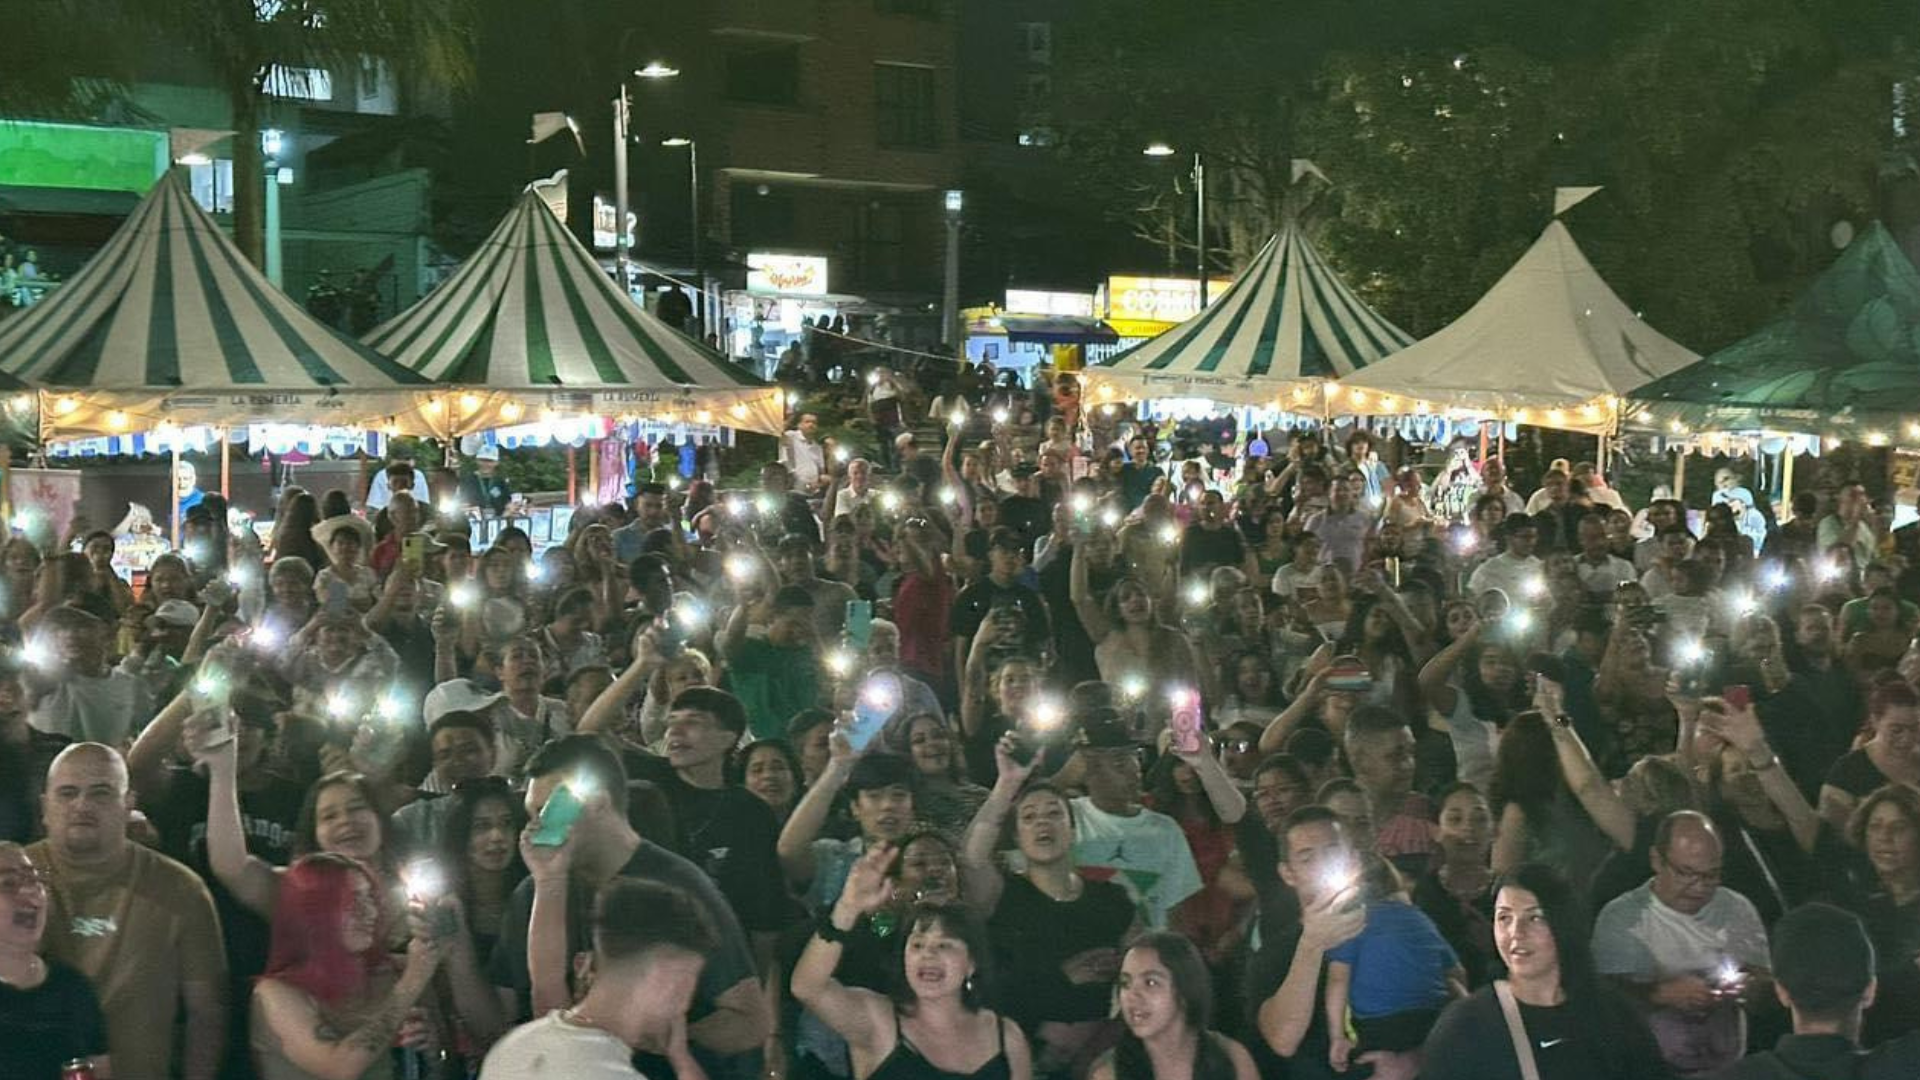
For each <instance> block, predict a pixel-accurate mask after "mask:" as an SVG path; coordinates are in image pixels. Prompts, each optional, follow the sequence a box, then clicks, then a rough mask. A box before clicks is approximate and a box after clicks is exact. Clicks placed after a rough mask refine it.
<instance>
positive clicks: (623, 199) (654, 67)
mask: <svg viewBox="0 0 1920 1080" xmlns="http://www.w3.org/2000/svg"><path fill="white" fill-rule="evenodd" d="M678 74H680V69H679V68H676V67H668V66H667V65H666V64H663V63H661V62H660V61H658V60H655V61H653V62H652V63H649V64H648V65H647V66H646V67H643V68H638V69H636V70H635V71H634V73H633V76H634V78H638V79H654V80H659V79H671V78H673V77H674V76H676V75H678ZM632 112H633V99H632V97H631V96H630V95H629V94H628V93H627V80H625V79H621V80H620V96H619V97H617V98H615V99H614V102H613V214H614V222H613V249H614V256H613V262H614V267H615V269H616V271H617V272H618V274H619V275H620V288H621V289H622V290H623V291H629V290H630V289H631V282H630V281H629V280H628V274H627V261H628V258H627V256H628V253H629V252H630V251H631V250H632V247H633V234H632V233H631V232H629V231H628V230H627V133H628V131H630V130H631V128H632V122H631V121H632Z"/></svg>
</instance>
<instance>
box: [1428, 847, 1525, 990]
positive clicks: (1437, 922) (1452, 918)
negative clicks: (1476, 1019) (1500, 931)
mask: <svg viewBox="0 0 1920 1080" xmlns="http://www.w3.org/2000/svg"><path fill="white" fill-rule="evenodd" d="M1413 902H1414V904H1415V905H1416V906H1418V907H1419V908H1420V910H1421V911H1423V912H1426V915H1427V918H1429V919H1432V920H1433V925H1434V926H1435V927H1436V928H1437V929H1438V930H1439V931H1440V936H1441V937H1443V938H1445V939H1446V940H1447V944H1448V945H1450V946H1452V947H1453V955H1455V956H1457V957H1459V958H1460V966H1461V967H1463V968H1465V969H1466V971H1467V986H1468V987H1472V988H1477V987H1481V986H1485V985H1486V984H1487V983H1488V982H1489V981H1490V980H1492V979H1493V978H1494V977H1495V976H1497V975H1499V974H1500V973H1501V972H1502V970H1503V968H1502V965H1501V963H1500V956H1499V953H1498V952H1497V951H1496V949H1495V947H1494V944H1493V891H1492V890H1491V889H1489V890H1487V891H1485V892H1482V893H1481V894H1480V895H1479V896H1476V897H1474V898H1473V900H1472V901H1470V902H1467V903H1462V902H1461V900H1460V898H1459V897H1457V896H1455V895H1453V894H1452V893H1450V892H1448V891H1447V887H1446V886H1445V885H1442V884H1441V883H1440V872H1439V871H1438V870H1435V871H1433V872H1431V873H1427V874H1423V875H1421V877H1420V879H1419V880H1418V881H1416V882H1414V885H1413Z"/></svg>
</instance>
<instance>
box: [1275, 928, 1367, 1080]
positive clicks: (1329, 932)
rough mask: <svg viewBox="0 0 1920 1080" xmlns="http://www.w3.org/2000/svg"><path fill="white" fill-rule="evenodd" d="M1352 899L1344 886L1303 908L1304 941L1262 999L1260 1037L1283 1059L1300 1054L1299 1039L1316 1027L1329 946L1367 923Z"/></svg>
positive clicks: (1341, 940) (1343, 939)
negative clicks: (1281, 977) (1277, 985)
mask: <svg viewBox="0 0 1920 1080" xmlns="http://www.w3.org/2000/svg"><path fill="white" fill-rule="evenodd" d="M1352 901H1353V895H1352V892H1351V891H1350V890H1342V891H1340V892H1336V893H1332V894H1330V895H1328V896H1324V897H1321V898H1320V899H1319V900H1317V901H1315V902H1314V903H1312V904H1310V905H1308V906H1307V908H1306V910H1305V911H1303V912H1301V916H1300V922H1301V926H1300V944H1299V945H1298V946H1297V947H1296V948H1295V949H1294V951H1293V962H1292V963H1291V964H1289V965H1288V966H1287V977H1286V978H1285V979H1284V980H1282V981H1281V983H1280V988H1279V989H1278V990H1275V991H1274V992H1273V996H1271V997H1269V998H1267V1000H1265V1001H1263V1002H1261V1003H1260V1011H1259V1014H1258V1016H1257V1021H1258V1026H1259V1028H1260V1037H1261V1038H1263V1039H1265V1040H1267V1046H1268V1047H1270V1048H1271V1049H1272V1050H1273V1052H1274V1053H1276V1054H1278V1055H1280V1056H1281V1057H1283V1058H1290V1057H1292V1056H1293V1055H1294V1054H1296V1053H1298V1052H1299V1050H1300V1042H1301V1040H1303V1039H1305V1038H1306V1035H1307V1031H1308V1029H1310V1028H1311V1027H1312V1026H1313V1016H1314V1011H1315V1010H1316V1009H1318V1008H1320V1001H1319V1000H1318V996H1317V991H1318V990H1319V988H1320V968H1321V961H1322V960H1324V959H1325V958H1326V955H1327V950H1328V949H1331V948H1333V947H1334V946H1336V945H1339V944H1340V943H1341V942H1344V941H1346V940H1347V939H1348V938H1351V937H1353V936H1354V935H1355V934H1358V933H1359V932H1360V930H1361V928H1362V927H1363V926H1365V925H1366V918H1367V916H1366V911H1365V909H1364V908H1363V907H1361V905H1359V904H1355V903H1353V902H1352Z"/></svg>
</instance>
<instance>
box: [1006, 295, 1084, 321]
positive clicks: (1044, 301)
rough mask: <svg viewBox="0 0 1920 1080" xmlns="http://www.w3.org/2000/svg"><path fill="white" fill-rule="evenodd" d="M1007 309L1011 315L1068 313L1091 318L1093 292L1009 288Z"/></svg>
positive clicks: (1068, 314)
mask: <svg viewBox="0 0 1920 1080" xmlns="http://www.w3.org/2000/svg"><path fill="white" fill-rule="evenodd" d="M1005 310H1006V312H1007V314H1009V315H1067V316H1073V317H1078V318H1083V319H1090V318H1092V317H1093V294H1092V293H1075V292H1047V291H1045V290H1042V289H1008V290H1007V304H1006V308H1005Z"/></svg>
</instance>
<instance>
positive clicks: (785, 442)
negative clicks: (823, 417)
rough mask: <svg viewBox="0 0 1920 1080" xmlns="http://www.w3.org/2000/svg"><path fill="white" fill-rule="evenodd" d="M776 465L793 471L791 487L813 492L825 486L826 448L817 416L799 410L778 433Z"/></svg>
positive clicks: (808, 492) (809, 493) (801, 491)
mask: <svg viewBox="0 0 1920 1080" xmlns="http://www.w3.org/2000/svg"><path fill="white" fill-rule="evenodd" d="M780 464H782V465H785V466H786V467H787V468H788V469H790V470H792V472H793V485H794V489H795V490H797V491H799V492H800V493H801V494H803V495H813V494H816V493H818V492H819V491H821V490H822V489H824V488H825V487H826V486H827V481H828V480H829V479H830V477H829V475H828V473H827V448H826V447H825V446H824V445H823V444H822V443H821V442H820V418H819V417H818V416H815V415H814V414H812V413H801V414H800V419H799V421H798V422H796V423H795V424H794V426H793V427H791V428H788V429H787V430H786V432H785V433H784V434H782V435H781V436H780Z"/></svg>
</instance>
